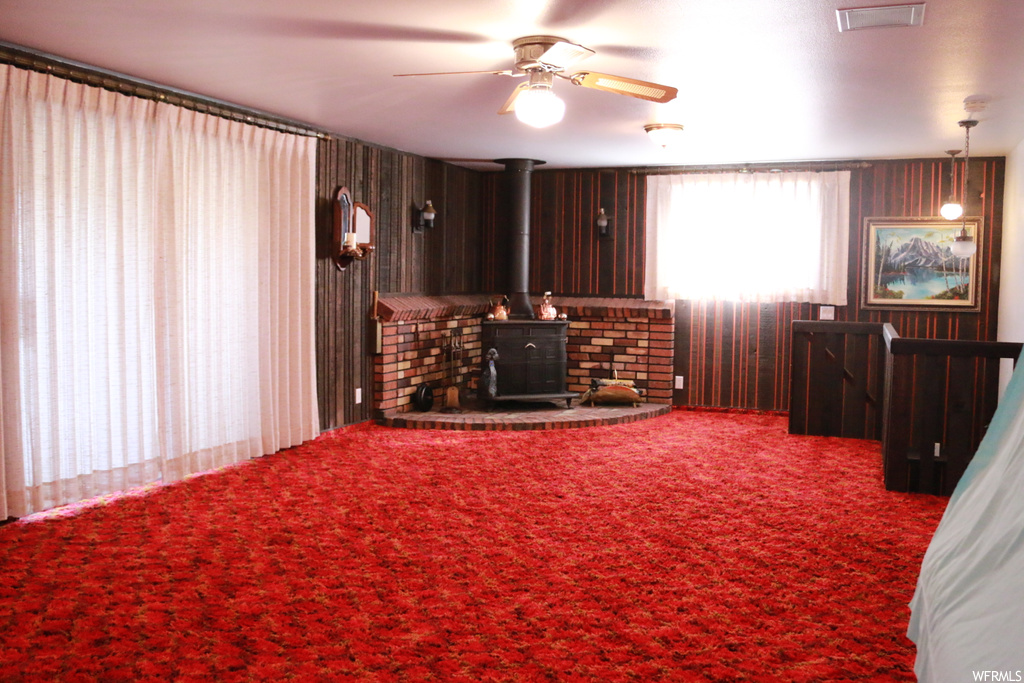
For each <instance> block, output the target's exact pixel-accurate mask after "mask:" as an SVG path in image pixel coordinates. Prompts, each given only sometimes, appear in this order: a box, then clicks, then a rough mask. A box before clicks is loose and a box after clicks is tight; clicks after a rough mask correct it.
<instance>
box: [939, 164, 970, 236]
mask: <svg viewBox="0 0 1024 683" xmlns="http://www.w3.org/2000/svg"><path fill="white" fill-rule="evenodd" d="M959 153H960V150H958V149H947V150H946V154H948V155H949V199H948V200H946V203H945V204H943V205H942V208H941V209H939V214H940V215H941V216H942V217H943V218H945V219H946V220H947V221H955V220H956V219H957V218H960V216H962V215H963V213H964V207H963V206H962V205H961V204H960V202H958V201H957V200H956V195H955V194H954V193H953V167H954V164H955V163H956V155H957V154H959Z"/></svg>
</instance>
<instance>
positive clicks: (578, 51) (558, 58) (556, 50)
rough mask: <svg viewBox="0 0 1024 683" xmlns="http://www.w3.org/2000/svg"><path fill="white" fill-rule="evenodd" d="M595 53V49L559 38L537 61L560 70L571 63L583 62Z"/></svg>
mask: <svg viewBox="0 0 1024 683" xmlns="http://www.w3.org/2000/svg"><path fill="white" fill-rule="evenodd" d="M593 54H594V51H593V50H591V49H590V48H589V47H583V46H582V45H577V44H576V43H570V42H569V41H567V40H559V41H558V42H557V43H555V44H554V45H552V46H551V47H549V48H548V49H547V50H545V51H544V54H542V55H541V56H540V57H538V58H537V61H538V62H540V63H541V64H546V65H548V66H551V67H554V68H555V69H556V70H559V71H560V70H562V69H564V68H565V67H567V66H569V65H570V64H574V63H576V62H581V61H583V60H584V59H586V58H587V57H590V56H591V55H593Z"/></svg>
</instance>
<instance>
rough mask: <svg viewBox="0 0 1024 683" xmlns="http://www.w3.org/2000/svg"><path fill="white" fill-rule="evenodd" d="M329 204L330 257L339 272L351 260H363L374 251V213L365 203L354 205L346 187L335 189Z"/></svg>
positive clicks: (355, 203)
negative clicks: (331, 224)
mask: <svg viewBox="0 0 1024 683" xmlns="http://www.w3.org/2000/svg"><path fill="white" fill-rule="evenodd" d="M332 205H333V211H334V230H333V231H332V235H331V237H332V239H331V254H332V257H333V258H334V265H335V266H336V267H337V268H338V270H345V268H346V267H348V264H350V263H352V261H362V260H363V259H365V258H366V257H367V256H369V255H370V252H371V251H373V213H372V212H371V211H370V207H368V206H367V205H366V204H362V203H360V202H353V201H352V193H351V192H349V190H348V188H347V187H339V188H338V191H337V192H335V193H334V200H333V201H332Z"/></svg>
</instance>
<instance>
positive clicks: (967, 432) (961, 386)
mask: <svg viewBox="0 0 1024 683" xmlns="http://www.w3.org/2000/svg"><path fill="white" fill-rule="evenodd" d="M883 336H884V340H885V346H886V349H887V353H886V370H885V375H886V395H885V402H886V405H887V409H886V411H885V424H884V426H883V429H882V460H883V462H884V467H885V488H887V489H889V490H891V491H919V492H922V493H938V494H941V495H949V494H951V493H952V492H953V489H954V488H955V487H956V484H957V482H958V481H960V477H961V476H962V475H963V473H964V470H965V469H967V465H968V464H969V463H970V462H971V458H972V457H974V452H975V451H976V450H977V449H978V444H980V443H981V439H982V437H984V436H985V431H986V430H987V429H988V424H989V422H991V420H992V415H993V414H994V413H995V410H996V404H997V403H998V400H999V366H1000V364H1001V361H1002V359H1004V358H1010V359H1013V360H1014V361H1015V362H1016V359H1017V358H1018V357H1019V356H1020V352H1021V347H1022V345H1021V344H1017V343H1008V342H981V341H956V340H945V339H911V338H902V337H900V336H899V335H898V334H896V332H895V331H894V330H892V329H891V328H889V329H887V330H886V331H885V332H884V334H883Z"/></svg>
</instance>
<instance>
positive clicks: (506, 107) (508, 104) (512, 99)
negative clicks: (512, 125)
mask: <svg viewBox="0 0 1024 683" xmlns="http://www.w3.org/2000/svg"><path fill="white" fill-rule="evenodd" d="M529 87H530V84H529V83H520V84H519V85H517V86H516V89H515V90H513V91H512V94H511V95H509V96H508V99H507V100H505V104H503V105H501V109H499V110H498V113H499V114H511V113H512V112H514V111H515V110H516V98H517V97H519V94H520V93H521V92H523V91H524V90H526V89H527V88H529Z"/></svg>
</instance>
